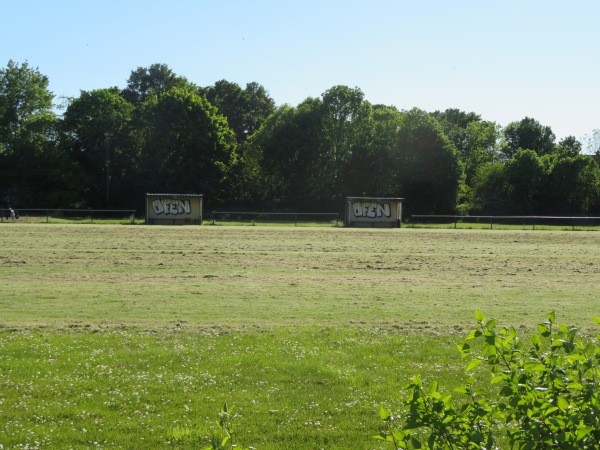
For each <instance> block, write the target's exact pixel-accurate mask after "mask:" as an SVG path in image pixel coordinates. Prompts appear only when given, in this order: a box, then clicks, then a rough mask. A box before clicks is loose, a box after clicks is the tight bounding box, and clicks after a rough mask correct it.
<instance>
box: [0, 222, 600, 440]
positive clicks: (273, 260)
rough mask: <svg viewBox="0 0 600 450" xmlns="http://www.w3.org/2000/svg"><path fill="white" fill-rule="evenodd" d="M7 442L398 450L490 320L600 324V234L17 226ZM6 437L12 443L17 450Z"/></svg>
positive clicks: (5, 273) (9, 251)
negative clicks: (416, 416) (219, 418)
mask: <svg viewBox="0 0 600 450" xmlns="http://www.w3.org/2000/svg"><path fill="white" fill-rule="evenodd" d="M0 248H2V251H0V283H1V284H2V290H1V294H0V346H1V349H2V354H1V355H0V444H1V445H4V448H25V447H28V448H35V447H36V446H37V447H42V448H69V446H72V447H73V448H85V447H90V448H117V447H122V448H168V447H177V448H203V446H209V445H210V438H211V436H212V435H213V434H216V433H218V432H219V430H218V429H216V428H215V426H214V425H213V424H212V421H213V420H214V419H215V417H216V415H217V413H218V410H219V408H220V406H221V405H222V404H223V403H224V402H227V403H228V404H229V405H234V412H236V413H237V415H236V417H235V418H234V419H235V426H236V434H235V436H236V439H237V440H238V442H239V443H240V444H241V445H244V446H253V447H255V448H257V449H266V448H269V449H276V448H286V449H292V448H297V449H307V448H310V449H312V448H340V449H341V448H357V449H363V448H385V447H382V445H383V444H380V443H378V442H377V441H374V440H373V439H371V436H373V435H375V434H377V433H378V431H379V426H380V424H379V422H378V417H377V410H378V409H379V406H380V405H382V404H385V405H386V406H387V407H388V408H392V409H400V408H401V402H402V400H403V397H402V387H403V385H404V384H405V383H406V382H407V381H408V380H409V378H410V377H411V376H412V375H414V374H416V373H420V374H421V375H423V378H424V379H425V380H428V379H429V380H432V379H434V378H439V379H440V381H441V383H442V386H443V385H444V383H448V389H449V390H451V388H452V386H453V384H457V383H458V382H459V381H460V377H461V367H462V365H461V364H462V362H461V360H460V357H459V356H458V352H457V351H456V350H455V345H454V344H455V343H456V342H458V340H459V339H460V337H461V336H462V335H463V334H464V333H465V332H466V331H467V330H468V329H469V327H470V326H471V325H473V323H474V321H473V317H474V311H475V310H476V309H480V310H482V311H484V313H485V314H486V316H488V317H495V318H497V319H498V320H499V321H500V323H501V324H506V325H509V324H513V325H515V326H517V328H518V329H520V330H522V331H523V332H524V333H526V331H527V330H528V329H531V328H533V327H534V326H535V324H536V323H537V322H540V321H543V320H544V319H545V317H546V314H547V313H548V312H550V311H552V310H555V311H556V314H557V318H558V319H559V321H560V322H562V323H565V324H568V325H575V326H578V327H579V328H580V329H581V330H582V332H584V333H591V332H595V331H596V330H595V328H594V325H593V322H592V321H591V317H592V316H599V315H600V311H599V310H600V308H599V306H600V302H599V301H598V295H597V292H598V287H599V286H600V260H599V259H598V254H599V252H600V233H598V232H596V231H590V232H582V231H575V232H573V231H539V230H537V231H507V230H442V229H394V230H378V229H344V228H318V227H307V228H301V227H299V228H296V227H226V226H210V225H204V226H201V227H148V226H124V225H55V224H18V223H17V224H12V223H10V224H7V223H4V224H0ZM0 448H1V447H0Z"/></svg>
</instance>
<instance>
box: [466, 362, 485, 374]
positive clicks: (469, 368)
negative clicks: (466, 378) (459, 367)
mask: <svg viewBox="0 0 600 450" xmlns="http://www.w3.org/2000/svg"><path fill="white" fill-rule="evenodd" d="M482 362H483V361H482V360H481V359H472V360H471V361H470V362H469V364H467V368H466V369H465V372H466V373H469V372H471V371H472V370H474V369H475V368H477V367H479V365H480V364H481V363H482Z"/></svg>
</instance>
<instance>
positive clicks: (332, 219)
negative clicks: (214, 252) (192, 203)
mask: <svg viewBox="0 0 600 450" xmlns="http://www.w3.org/2000/svg"><path fill="white" fill-rule="evenodd" d="M207 218H208V221H209V223H211V224H212V225H216V224H218V223H230V224H233V223H238V224H249V225H257V224H259V223H261V224H287V225H289V224H292V223H293V224H294V226H298V225H299V224H300V225H311V224H314V225H323V224H328V225H332V226H338V225H339V224H341V220H340V215H339V214H338V213H284V212H245V211H233V212H232V211H211V212H210V213H209V214H208V215H207Z"/></svg>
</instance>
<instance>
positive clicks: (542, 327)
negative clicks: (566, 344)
mask: <svg viewBox="0 0 600 450" xmlns="http://www.w3.org/2000/svg"><path fill="white" fill-rule="evenodd" d="M537 329H538V332H539V333H540V334H541V335H542V336H544V337H548V336H550V328H548V327H547V326H546V325H545V324H543V323H540V324H538V326H537Z"/></svg>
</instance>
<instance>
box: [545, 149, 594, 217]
mask: <svg viewBox="0 0 600 450" xmlns="http://www.w3.org/2000/svg"><path fill="white" fill-rule="evenodd" d="M548 191H549V192H548V194H549V195H548V197H549V198H548V201H547V202H548V203H547V213H549V214H563V215H588V214H589V213H591V212H592V211H593V209H594V208H595V207H597V206H598V201H599V199H600V168H599V167H598V164H597V163H596V162H595V161H594V160H593V158H592V157H591V156H589V155H576V156H569V157H562V158H556V161H555V162H554V163H553V164H552V166H551V168H550V171H549V176H548Z"/></svg>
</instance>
